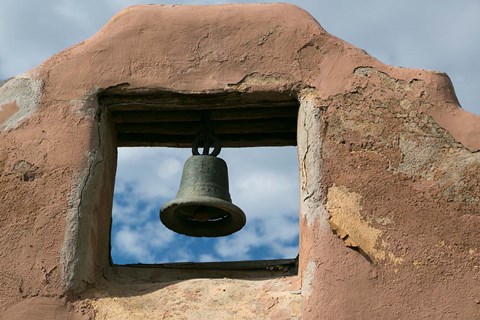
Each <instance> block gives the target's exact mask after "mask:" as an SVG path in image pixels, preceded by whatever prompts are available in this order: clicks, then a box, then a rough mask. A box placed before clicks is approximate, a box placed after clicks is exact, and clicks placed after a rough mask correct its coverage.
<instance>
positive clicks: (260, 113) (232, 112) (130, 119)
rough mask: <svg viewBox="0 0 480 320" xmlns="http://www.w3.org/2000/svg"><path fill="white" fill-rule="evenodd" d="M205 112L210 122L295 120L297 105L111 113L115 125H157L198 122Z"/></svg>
mask: <svg viewBox="0 0 480 320" xmlns="http://www.w3.org/2000/svg"><path fill="white" fill-rule="evenodd" d="M205 112H208V115H209V119H210V120H213V121H215V120H245V119H250V120H256V119H276V118H297V113H298V103H297V105H295V106H289V107H274V108H265V107H262V108H248V107H240V108H236V109H212V110H189V111H188V112H185V110H166V111H159V110H157V111H152V110H150V111H145V110H135V111H118V110H117V111H112V118H113V122H115V123H157V122H188V121H199V120H200V119H202V116H203V114H204V113H205Z"/></svg>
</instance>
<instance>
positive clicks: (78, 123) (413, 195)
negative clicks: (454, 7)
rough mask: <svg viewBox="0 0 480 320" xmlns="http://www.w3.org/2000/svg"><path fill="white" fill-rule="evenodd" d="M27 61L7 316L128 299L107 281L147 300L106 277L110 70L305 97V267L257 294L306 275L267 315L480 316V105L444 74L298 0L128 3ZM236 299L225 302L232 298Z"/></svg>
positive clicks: (8, 252)
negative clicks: (103, 98) (93, 28)
mask: <svg viewBox="0 0 480 320" xmlns="http://www.w3.org/2000/svg"><path fill="white" fill-rule="evenodd" d="M29 77H32V78H33V79H34V80H35V81H41V83H43V86H42V87H41V99H40V100H39V101H37V100H35V99H33V100H31V101H35V103H34V104H29V105H28V106H31V107H32V108H29V109H22V107H21V105H20V104H22V102H21V101H20V100H21V99H20V98H18V97H19V96H18V95H16V93H15V94H13V93H11V92H7V93H2V95H1V96H0V101H4V102H2V103H1V105H0V108H1V109H0V110H8V115H7V116H5V117H4V118H6V119H4V118H2V119H3V121H10V120H11V119H12V117H15V116H16V115H17V116H18V114H17V113H18V112H20V111H17V113H13V114H11V110H12V107H11V104H12V103H13V101H15V103H16V104H17V106H18V107H19V109H20V110H29V111H28V113H25V114H23V115H22V117H20V118H18V119H20V121H18V122H16V123H15V126H14V127H12V128H10V129H8V130H3V131H0V183H1V185H2V194H1V195H0V197H1V201H0V212H1V213H2V216H1V218H2V220H1V222H2V223H1V224H0V234H1V235H2V236H1V238H0V240H1V244H2V249H1V251H0V258H1V259H0V268H1V269H2V270H3V274H2V275H1V276H0V279H2V283H4V285H3V287H2V288H0V315H2V316H3V317H4V318H6V319H12V317H13V315H18V314H19V311H18V310H19V309H22V310H23V311H22V312H23V313H22V317H24V318H28V317H30V319H33V318H32V317H33V316H36V317H43V318H45V317H46V315H49V314H54V316H53V317H57V318H59V319H60V318H69V317H83V318H88V317H93V316H94V315H93V311H92V308H96V309H95V312H97V314H102V312H104V313H105V314H106V317H108V314H109V313H108V312H107V311H106V310H108V308H109V306H111V305H113V303H114V302H115V301H116V302H115V303H117V302H118V299H117V300H115V299H114V300H108V299H109V298H111V297H109V294H110V295H114V297H116V296H117V295H119V294H120V295H121V294H124V295H125V296H128V297H123V298H124V299H120V303H123V302H122V301H125V302H124V303H125V304H124V305H122V306H123V307H125V306H127V305H129V301H131V303H133V304H137V305H138V302H139V301H142V300H141V299H145V297H144V296H143V294H144V293H145V287H142V285H141V284H135V286H132V287H130V290H131V291H130V292H128V289H124V284H121V283H120V284H119V283H117V282H116V281H115V280H112V279H109V280H110V281H106V282H105V281H103V280H101V279H102V278H103V277H107V278H108V274H109V266H108V254H106V253H105V252H106V250H108V243H106V242H108V234H107V235H106V233H105V232H103V234H102V231H104V230H105V228H106V226H107V225H108V220H109V216H108V214H109V213H108V210H109V205H111V204H108V201H106V200H105V199H109V197H111V191H112V190H111V188H112V185H111V183H112V181H111V179H112V176H113V174H112V170H114V167H113V166H114V162H115V161H114V160H112V159H110V158H109V157H114V151H112V150H113V149H112V150H110V149H108V147H109V144H108V143H106V142H105V138H106V137H108V136H109V134H112V135H113V130H112V129H111V128H110V127H109V125H108V121H109V120H108V113H105V112H103V113H101V117H104V118H101V119H99V112H100V111H101V110H100V106H98V104H97V102H96V97H97V94H98V93H100V92H102V91H104V90H105V89H107V88H111V87H115V86H119V87H122V88H123V90H131V91H133V92H142V90H143V92H155V91H172V92H183V93H192V94H193V93H198V92H202V93H211V94H215V92H222V91H234V92H245V91H248V92H260V93H261V92H266V91H271V90H275V91H289V92H292V93H293V94H295V95H297V96H298V98H299V100H300V101H301V108H300V112H301V113H302V112H303V113H304V115H303V116H302V117H300V118H301V119H303V121H302V122H301V123H299V134H298V145H299V159H300V168H301V169H300V171H301V177H302V181H301V188H302V191H301V201H302V206H301V207H302V208H301V210H302V212H301V216H300V217H301V221H300V233H301V252H300V274H299V276H298V277H295V279H293V280H292V279H279V280H272V282H270V283H268V285H265V288H263V289H261V290H263V291H261V292H260V293H259V295H260V296H261V297H262V298H263V299H264V300H265V301H270V300H269V299H270V298H272V297H271V296H269V295H270V294H272V292H273V291H272V290H270V289H268V288H270V287H272V288H285V287H288V285H287V284H288V282H289V281H290V282H294V283H298V282H302V286H303V287H302V294H301V308H297V307H298V305H297V304H295V303H296V302H297V300H295V301H293V300H292V303H291V305H288V303H287V304H285V305H283V304H282V305H279V306H276V307H274V308H272V310H271V311H268V310H269V309H268V310H267V309H262V311H261V312H265V314H262V315H263V316H264V317H265V318H267V317H273V316H274V315H287V314H288V315H290V316H292V317H293V316H302V318H303V319H333V318H345V319H352V318H355V319H371V318H386V319H408V318H423V319H430V318H431V319H438V318H441V317H444V318H449V319H455V318H464V319H468V318H476V317H480V311H479V305H478V302H477V301H478V299H479V297H480V292H479V289H478V288H480V285H477V284H479V281H480V280H479V265H480V263H479V259H480V258H479V251H480V248H478V241H477V240H478V237H479V230H480V216H479V210H478V207H479V206H478V205H479V203H478V202H479V201H480V199H479V194H480V184H479V182H478V174H479V171H480V169H479V168H480V159H479V153H478V152H477V151H478V150H480V139H479V138H478V137H479V136H480V117H479V116H476V115H473V114H471V113H469V112H466V111H464V110H462V109H460V107H459V105H458V102H457V99H456V97H455V94H454V90H453V87H452V85H451V82H450V80H449V79H448V77H447V76H446V75H445V74H441V73H436V72H431V71H425V70H413V69H403V68H397V67H392V66H387V65H385V64H383V63H381V62H380V61H378V60H376V59H374V58H372V57H371V56H369V55H368V54H366V53H365V52H364V51H362V50H360V49H357V48H355V47H353V46H351V45H349V44H348V43H345V42H343V41H342V40H340V39H338V38H335V37H334V36H332V35H330V34H328V33H327V32H325V31H324V30H323V29H322V28H321V27H320V25H319V24H318V23H317V22H316V21H315V20H314V19H313V18H312V17H311V16H310V15H309V14H308V13H306V12H305V11H303V10H301V9H299V8H297V7H294V6H291V5H286V4H271V5H221V6H162V5H148V6H136V7H131V8H128V9H127V10H124V11H122V12H121V13H120V14H118V15H117V16H115V17H114V18H113V19H112V20H111V21H110V22H109V23H108V24H107V25H106V26H105V27H104V28H103V29H102V30H100V31H99V32H98V33H97V34H96V35H94V36H93V37H91V38H90V39H87V40H85V41H84V42H82V43H80V44H78V45H76V46H74V47H72V48H69V49H66V50H64V51H62V52H60V53H58V54H56V55H54V56H53V57H51V58H50V59H48V60H47V61H45V62H44V63H43V64H41V65H40V66H38V67H37V68H35V69H33V70H32V71H30V72H29ZM7 85H8V83H7ZM5 87H6V85H5V84H4V86H2V88H5ZM2 88H0V89H2ZM20 91H21V90H20ZM21 92H23V91H21ZM27 96H28V97H32V96H31V95H27ZM11 97H15V98H14V99H11ZM2 98H4V99H3V100H2ZM19 101H20V102H19ZM1 115H2V114H0V118H1V117H2V116H1ZM9 119H10V120H9ZM99 120H102V121H101V122H100V124H99ZM103 120H104V121H103ZM107 140H108V139H107ZM111 140H112V141H111V142H110V147H111V146H112V145H114V143H115V142H114V138H111ZM25 177H28V179H25ZM110 200H111V198H110ZM82 219H83V220H82ZM97 219H98V220H97ZM75 221H80V223H79V224H75V223H76V222H75ZM90 224H91V225H90ZM85 225H88V228H89V229H88V228H87V229H85V228H86V227H85ZM95 228H97V229H95ZM102 228H103V229H102ZM349 247H350V248H349ZM351 248H353V249H355V251H354V250H352V249H351ZM62 250H63V252H64V253H65V252H67V253H66V254H63V255H62ZM87 257H88V259H86V258H87ZM62 259H63V260H62ZM72 279H74V280H72ZM146 286H147V287H148V288H149V289H148V290H153V289H151V288H152V286H153V285H152V286H149V285H146ZM87 287H88V288H89V290H87V291H82V290H84V289H86V288H87ZM247 287H248V286H247ZM252 287H253V286H252ZM155 288H156V291H155V290H154V291H155V292H158V293H159V294H160V295H161V296H164V295H165V294H171V295H172V296H175V297H176V298H177V299H178V300H176V301H178V305H180V306H183V307H185V306H188V305H189V303H190V302H191V299H188V298H185V297H189V296H188V295H185V294H184V293H185V292H184V291H175V290H174V289H172V290H170V291H169V286H165V287H162V286H158V287H155ZM170 289H171V287H170ZM208 289H209V288H208V286H206V288H204V290H205V291H204V292H203V294H205V295H207V296H208V294H209V293H208ZM237 289H238V290H241V289H240V288H237ZM122 290H127V291H122ZM163 290H164V291H163ZM182 290H183V289H182ZM187 290H188V289H187ZM242 290H246V291H245V292H243V291H242V294H240V296H242V295H243V296H247V295H248V288H247V289H242ZM282 290H283V289H282ZM285 290H287V289H285ZM119 292H122V293H119ZM142 292H143V293H142ZM452 292H455V293H456V294H455V295H452V294H451V293H452ZM257 293H258V292H257ZM275 294H277V293H275ZM278 294H281V293H278ZM287 296H288V295H287ZM37 297H38V298H37ZM135 297H139V299H140V300H139V301H137V300H134V299H135ZM102 299H103V300H102ZM128 299H133V300H128ZM182 299H184V300H182ZM272 299H274V298H272ZM189 300H190V301H189ZM225 301H226V302H225V305H224V308H225V310H234V307H235V304H238V301H231V304H229V302H228V299H226V300H225ZM282 301H288V299H284V300H282ZM103 302H104V303H103ZM294 302H295V303H294ZM95 303H97V304H95ZM199 305H200V306H203V307H204V308H206V309H205V311H208V304H207V303H199ZM24 306H28V307H25V308H24ZM149 307H151V308H152V309H151V310H150V309H149V310H150V311H151V312H152V315H155V316H161V315H162V312H164V313H163V315H165V314H166V313H165V312H166V311H165V310H162V309H161V307H162V306H159V305H155V304H153V305H150V306H149ZM145 308H147V306H145ZM38 310H43V311H41V312H40V311H38ZM152 310H153V311H152ZM181 310H183V309H181ZM136 311H138V310H135V309H134V308H133V309H130V310H129V309H128V308H126V309H125V313H126V314H127V313H128V312H130V313H129V314H135V312H136ZM257 311H258V310H257ZM42 312H43V313H42ZM155 312H156V313H155ZM183 312H188V308H186V309H185V310H184V311H183ZM245 312H246V311H245ZM249 312H252V311H251V310H249ZM258 312H260V311H258ZM131 317H132V318H133V315H132V316H131Z"/></svg>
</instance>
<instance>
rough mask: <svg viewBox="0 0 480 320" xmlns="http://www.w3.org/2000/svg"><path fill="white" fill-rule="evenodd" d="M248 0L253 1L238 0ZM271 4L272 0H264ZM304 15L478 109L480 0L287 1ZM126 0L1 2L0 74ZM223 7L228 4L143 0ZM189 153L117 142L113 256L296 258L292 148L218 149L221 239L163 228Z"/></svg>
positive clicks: (91, 27)
mask: <svg viewBox="0 0 480 320" xmlns="http://www.w3.org/2000/svg"><path fill="white" fill-rule="evenodd" d="M241 2H245V3H246V2H253V1H241ZM263 2H273V1H263ZM285 2H290V3H293V4H296V5H298V6H300V7H302V8H304V9H305V10H307V11H308V12H310V13H311V14H312V15H313V16H314V17H315V18H316V19H317V21H318V22H319V23H320V24H321V25H322V26H323V27H324V28H325V29H326V30H327V31H328V32H330V33H331V34H333V35H335V36H337V37H339V38H341V39H343V40H345V41H348V42H350V43H352V44H353V45H355V46H357V47H360V48H362V49H364V50H366V51H367V52H368V53H369V54H371V55H373V56H374V57H376V58H378V59H380V60H381V61H383V62H385V63H388V64H391V65H396V66H402V67H408V68H422V69H431V70H438V71H443V72H446V73H447V74H448V75H449V76H450V78H451V79H452V82H453V84H454V86H455V91H456V93H457V96H458V98H459V101H460V104H461V105H462V107H463V108H464V109H466V110H469V111H471V112H474V113H477V114H480V58H479V57H480V1H478V0H456V1H452V0H423V1H418V0H403V1H398V0H382V1H378V0H377V1H373V0H364V1H358V0H335V1H334V0H331V1H325V0H308V1H307V0H304V1H285ZM139 3H142V2H141V1H132V0H82V1H79V0H43V1H35V0H1V1H0V80H2V79H7V78H9V77H11V76H14V75H16V74H20V73H23V72H25V71H27V70H29V69H31V68H32V67H34V66H35V65H37V64H39V63H41V62H42V61H44V60H45V59H47V58H48V57H49V56H51V55H53V54H54V53H56V52H58V51H60V50H62V49H65V48H67V47H69V46H71V45H73V44H75V43H78V42H80V41H82V40H84V39H86V38H88V37H90V36H92V35H93V34H94V33H95V32H97V31H98V30H99V29H100V28H101V27H102V26H103V25H104V24H105V23H106V22H107V21H108V20H109V19H110V18H111V17H112V16H113V15H114V14H116V13H117V12H119V11H120V10H121V9H123V8H125V7H127V6H129V5H133V4H139ZM149 3H164V4H174V3H175V4H219V3H227V1H161V2H160V1H149ZM189 155H190V151H189V150H183V149H181V150H178V149H167V148H121V149H119V165H118V170H117V177H116V184H115V193H116V194H115V201H114V212H113V217H114V226H113V233H112V255H113V258H114V261H115V262H117V263H135V262H143V263H158V262H165V261H218V260H244V259H268V258H293V257H295V256H296V255H297V253H298V249H297V245H298V217H297V216H298V175H297V159H296V150H295V148H293V147H289V148H268V149H262V148H248V149H237V150H232V149H224V150H222V153H221V154H220V156H221V157H222V158H224V159H225V160H226V161H227V164H228V166H229V174H230V193H231V195H232V198H233V201H234V203H235V204H237V205H238V206H240V207H241V208H242V209H243V210H244V211H245V213H246V214H247V220H248V222H247V226H246V227H245V228H244V229H243V230H242V231H240V232H238V233H236V234H234V235H232V236H229V237H224V238H218V239H216V240H212V239H199V238H189V237H184V236H180V235H176V234H175V233H173V232H171V231H169V230H167V229H165V228H164V227H163V226H162V225H161V223H160V222H159V219H158V211H159V208H160V206H161V205H162V203H163V202H166V201H168V200H170V199H172V198H173V197H174V196H175V193H176V192H177V189H178V186H179V182H180V176H181V170H182V166H183V163H184V162H185V160H186V159H187V158H188V156H189Z"/></svg>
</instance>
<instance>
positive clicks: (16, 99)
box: [0, 75, 43, 130]
mask: <svg viewBox="0 0 480 320" xmlns="http://www.w3.org/2000/svg"><path fill="white" fill-rule="evenodd" d="M42 86H43V82H42V81H41V80H33V79H30V78H27V77H26V76H25V75H23V76H22V75H20V76H17V77H15V78H11V79H9V80H8V81H6V82H5V83H3V84H2V85H1V86H0V112H1V111H2V109H1V108H2V105H6V104H12V103H16V106H17V108H18V111H17V112H15V113H13V114H12V115H10V116H9V117H8V118H7V119H6V121H5V122H4V123H3V124H1V125H0V130H8V129H12V128H15V127H16V126H17V125H18V123H19V122H20V121H21V120H22V119H24V118H26V117H28V116H29V115H30V114H32V113H33V112H34V111H35V109H36V108H37V105H38V103H39V102H40V96H41V93H42Z"/></svg>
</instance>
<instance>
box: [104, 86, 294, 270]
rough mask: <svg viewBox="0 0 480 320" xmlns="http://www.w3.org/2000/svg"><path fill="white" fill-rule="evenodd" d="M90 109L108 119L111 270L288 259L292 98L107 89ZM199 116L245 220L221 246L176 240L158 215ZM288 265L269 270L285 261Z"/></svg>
mask: <svg viewBox="0 0 480 320" xmlns="http://www.w3.org/2000/svg"><path fill="white" fill-rule="evenodd" d="M99 103H100V104H101V105H102V107H103V108H104V109H105V110H107V111H108V112H109V113H110V115H111V119H112V120H113V125H114V128H115V135H116V141H117V150H118V155H119V157H118V166H117V174H116V179H115V196H114V206H113V213H112V219H113V224H112V232H111V241H110V245H111V252H110V254H111V258H112V261H113V263H114V264H117V265H124V264H137V263H141V264H162V263H170V262H180V261H182V262H187V261H188V262H189V261H194V262H204V261H212V262H215V261H243V260H253V261H252V262H255V261H257V260H260V261H265V260H267V259H283V258H296V257H297V255H298V237H299V235H298V233H299V232H298V230H299V227H298V195H299V191H298V165H297V153H296V147H294V146H295V145H296V131H297V114H298V107H299V103H298V100H297V99H296V97H295V96H294V95H292V94H290V93H289V92H253V93H245V92H244V93H239V92H220V93H209V94H183V93H173V92H155V93H151V92H141V91H138V92H132V91H128V90H125V88H122V87H116V88H111V89H109V90H107V91H106V92H104V93H102V94H101V95H100V96H99ZM206 111H207V112H208V115H209V120H210V121H211V123H212V126H213V127H214V130H215V134H216V135H217V136H218V138H219V139H220V140H221V142H222V154H221V158H222V159H224V160H225V161H226V162H227V166H228V171H229V181H230V183H229V184H230V194H231V197H232V200H233V203H234V204H236V205H238V206H239V207H240V208H242V210H243V211H244V212H245V214H246V216H247V225H246V226H245V227H244V229H242V230H241V231H239V232H237V233H234V234H232V235H230V236H227V237H220V238H197V237H195V238H193V237H186V236H182V235H180V234H176V233H174V232H173V231H170V230H168V229H167V228H166V227H164V226H163V224H161V222H160V219H159V215H158V214H159V209H160V207H161V206H162V204H163V203H165V202H167V201H169V200H171V199H173V198H174V197H175V195H176V192H177V191H178V187H179V184H180V177H181V171H182V168H183V164H184V162H185V160H186V159H187V158H188V157H189V156H190V155H191V147H192V142H193V141H194V138H195V134H196V133H198V132H199V129H200V127H201V121H200V120H201V118H202V115H204V114H205V112H206ZM139 147H150V148H139ZM154 147H155V148H154ZM157 147H158V148H157ZM172 147H173V148H172ZM287 260H289V261H283V262H282V263H280V264H270V265H273V266H280V265H285V266H286V265H291V263H292V261H294V260H293V259H287ZM220 263H221V262H220ZM267 265H268V264H265V265H264V267H265V266H267ZM230 266H232V265H230ZM237 266H238V265H235V266H234V268H236V267H237ZM250 266H252V265H250ZM255 266H258V265H256V264H255ZM255 266H254V267H253V268H255ZM207 268H208V266H207ZM289 268H290V267H289ZM268 270H273V269H268Z"/></svg>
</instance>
